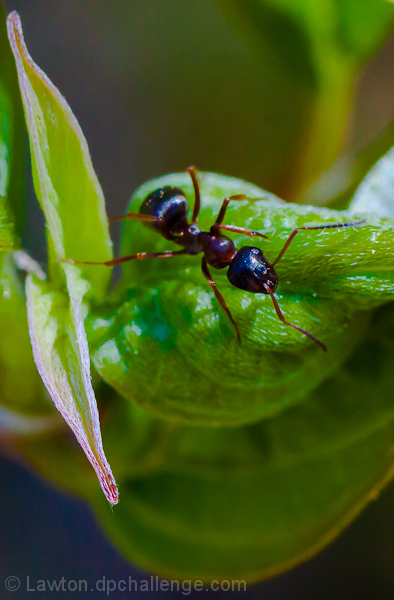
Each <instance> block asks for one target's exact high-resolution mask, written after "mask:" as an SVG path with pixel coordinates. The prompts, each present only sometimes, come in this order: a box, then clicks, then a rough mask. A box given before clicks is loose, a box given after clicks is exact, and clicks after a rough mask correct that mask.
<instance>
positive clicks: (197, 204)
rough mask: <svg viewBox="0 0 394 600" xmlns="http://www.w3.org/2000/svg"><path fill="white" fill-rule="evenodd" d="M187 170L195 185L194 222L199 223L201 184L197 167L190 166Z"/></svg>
mask: <svg viewBox="0 0 394 600" xmlns="http://www.w3.org/2000/svg"><path fill="white" fill-rule="evenodd" d="M187 172H188V173H189V175H190V177H191V180H192V183H193V187H194V206H193V214H192V223H197V218H198V213H199V212H200V208H201V198H200V186H199V183H198V179H197V171H196V168H195V167H193V166H192V167H188V168H187Z"/></svg>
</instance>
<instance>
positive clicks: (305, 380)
mask: <svg viewBox="0 0 394 600" xmlns="http://www.w3.org/2000/svg"><path fill="white" fill-rule="evenodd" d="M199 178H200V183H201V188H202V210H201V213H200V215H201V216H200V218H199V224H200V226H201V227H202V228H203V229H205V230H207V229H208V228H209V226H210V225H211V224H212V223H213V222H214V218H215V215H216V214H217V213H218V211H219V208H220V205H221V202H222V200H223V198H224V197H226V196H228V195H230V194H234V193H244V194H246V195H248V196H249V197H250V198H252V199H253V198H257V200H243V201H238V202H233V203H232V204H230V207H229V209H228V212H227V214H226V223H227V224H231V223H232V224H235V225H245V226H248V227H251V228H252V229H253V228H254V229H256V228H257V229H258V230H259V231H261V232H262V233H266V234H268V235H269V240H268V241H263V242H261V243H260V242H255V241H254V242H250V240H249V238H247V237H246V236H239V235H238V236H237V235H234V234H231V237H232V238H233V239H234V240H235V242H236V246H237V247H240V246H242V245H250V244H251V243H253V244H256V245H258V246H260V247H261V248H262V249H263V251H264V253H265V254H266V256H267V257H268V258H269V259H270V260H271V261H273V259H274V258H275V257H276V256H277V255H278V254H279V251H280V249H281V248H282V246H283V244H284V243H285V240H286V239H287V237H288V236H289V235H290V233H291V231H292V230H293V229H295V228H296V227H299V226H302V225H305V224H319V223H328V222H331V223H332V222H345V221H349V220H350V221H357V218H358V217H359V216H360V215H361V212H360V213H359V214H358V215H356V214H354V213H353V214H351V215H350V214H349V213H344V212H336V211H329V210H327V209H317V208H313V207H305V206H304V207H302V206H297V205H291V204H287V203H284V202H282V201H280V200H278V199H276V198H274V197H273V196H270V195H268V194H266V193H265V192H263V191H262V190H260V189H258V188H256V187H255V186H252V185H250V184H247V183H245V182H242V181H239V180H235V179H232V178H227V177H223V176H219V175H213V174H208V173H200V175H199ZM170 183H171V184H172V185H175V186H178V187H182V189H183V190H184V191H185V193H186V195H187V197H188V199H189V205H191V204H192V201H193V191H192V186H191V184H190V183H189V181H188V176H187V174H173V175H168V176H166V177H163V178H160V179H157V180H154V181H152V182H149V183H148V184H145V185H144V186H142V188H140V189H139V190H137V192H136V193H135V195H134V197H133V201H132V203H131V206H130V210H132V211H138V209H139V205H140V203H141V200H142V199H143V198H144V197H145V196H146V195H147V194H148V193H149V192H150V191H152V190H153V189H156V188H158V187H161V186H162V185H168V184H170ZM393 226H394V221H392V220H391V219H387V220H382V219H378V218H375V217H372V216H370V217H369V218H368V219H367V222H366V223H365V224H363V225H361V226H358V227H348V228H340V229H337V230H332V229H331V230H326V231H310V232H300V233H299V234H298V236H296V238H295V239H294V241H293V242H292V244H291V246H290V248H289V250H288V251H287V253H286V254H285V256H284V257H283V259H282V260H281V261H280V263H279V264H278V266H277V268H276V270H277V273H278V277H279V286H278V291H277V298H278V302H279V304H280V306H281V308H282V310H283V312H284V314H285V316H286V317H287V319H288V320H289V321H291V322H292V323H295V324H297V325H299V326H301V327H303V328H304V329H306V330H307V331H310V332H311V333H313V334H314V335H315V336H317V337H318V338H319V339H321V340H323V341H324V342H325V343H326V344H327V347H328V352H327V354H324V353H323V352H322V351H321V349H320V348H319V347H318V346H317V345H316V344H314V343H313V342H312V341H311V340H310V339H309V338H307V337H305V336H303V335H302V334H300V333H299V332H298V331H296V330H294V329H291V328H290V327H287V326H286V325H284V324H282V323H281V322H280V321H279V320H278V318H277V316H276V314H275V311H274V307H273V304H272V301H271V299H270V298H269V296H265V295H262V294H250V293H248V292H243V291H241V290H239V289H237V288H234V287H233V286H231V285H230V284H229V282H228V281H227V277H226V274H225V272H223V271H215V270H213V274H214V278H215V280H216V282H217V285H218V288H219V289H220V290H221V292H222V293H223V295H224V297H225V299H226V301H227V302H228V304H229V307H230V309H231V311H232V314H233V316H234V318H235V320H236V321H237V323H238V325H239V328H240V331H241V335H242V344H241V345H240V344H238V342H237V339H236V336H235V333H234V329H233V327H232V325H231V323H230V321H229V319H228V318H227V316H226V315H225V313H224V311H223V310H222V309H221V308H220V306H219V305H218V303H217V301H216V300H215V298H214V296H213V293H212V292H211V290H210V288H209V286H208V285H207V283H206V282H205V279H204V278H203V276H202V274H201V268H200V265H201V257H200V256H196V257H189V256H186V257H174V258H171V259H166V260H151V261H136V260H135V261H132V262H130V263H128V264H126V265H124V273H123V278H122V290H121V291H120V292H118V294H117V295H116V296H115V298H114V304H113V305H109V306H108V307H107V308H106V309H104V308H100V309H98V313H99V315H98V316H97V317H96V318H95V319H93V321H92V322H91V323H90V326H89V331H88V335H89V341H90V344H91V348H92V352H93V362H94V364H95V367H96V369H97V370H98V371H99V373H100V375H101V376H102V377H103V378H104V379H105V381H106V382H107V383H109V384H110V385H112V386H113V387H114V388H115V389H116V390H117V391H119V392H120V393H121V394H123V395H125V396H126V397H128V398H130V399H131V400H132V401H134V402H136V403H137V404H139V405H140V406H141V407H143V408H144V409H145V410H148V411H151V412H153V413H154V414H156V415H160V416H164V417H168V418H171V419H174V418H175V419H181V420H183V421H184V422H189V423H190V422H193V423H199V424H200V425H213V426H229V425H231V426H233V425H240V424H243V423H250V422H252V421H256V420H258V419H261V418H265V417H268V416H271V415H273V414H274V413H277V412H280V411H282V410H284V409H285V408H286V407H287V406H288V405H289V404H293V403H294V402H296V401H298V400H299V399H301V398H302V397H303V396H305V395H306V394H307V393H308V392H309V391H311V390H312V389H314V388H315V387H316V386H317V385H318V384H319V383H320V382H322V381H323V380H324V379H326V378H327V377H328V376H329V375H330V374H331V373H333V372H334V371H335V370H336V369H337V368H338V367H339V365H340V364H341V363H342V362H343V361H344V360H345V359H346V357H347V356H348V355H349V353H350V352H351V351H352V349H353V348H354V346H355V345H356V344H357V343H359V340H360V337H361V336H362V335H364V332H365V327H366V326H367V323H368V319H369V314H368V310H369V309H370V308H373V307H375V306H378V305H379V304H382V303H384V302H387V301H389V300H391V298H392V294H393V291H394V271H393V269H394V259H393V250H394V247H393V244H394V238H393ZM171 248H172V244H171V243H170V242H168V241H166V240H164V239H163V238H162V237H160V236H159V235H157V233H156V232H154V231H152V230H150V229H149V228H148V227H145V226H143V225H142V224H141V223H138V222H128V223H127V224H126V225H125V227H124V235H123V244H122V254H124V255H127V254H134V253H136V252H138V251H139V252H144V251H148V252H149V251H156V250H164V249H167V250H168V249H171ZM103 268H104V267H103ZM119 305H120V306H119ZM93 317H94V315H93ZM169 373H174V374H176V376H171V377H169V376H168V374H169ZM218 374H220V376H219V375H218ZM245 394H246V397H245Z"/></svg>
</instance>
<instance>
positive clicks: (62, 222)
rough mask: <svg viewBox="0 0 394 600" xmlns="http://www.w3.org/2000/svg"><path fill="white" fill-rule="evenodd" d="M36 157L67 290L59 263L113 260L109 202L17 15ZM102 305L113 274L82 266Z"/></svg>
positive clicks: (57, 272)
mask: <svg viewBox="0 0 394 600" xmlns="http://www.w3.org/2000/svg"><path fill="white" fill-rule="evenodd" d="M8 35H9V39H10V43H11V48H12V50H13V52H14V56H15V61H16V66H17V71H18V78H19V86H20V91H21V94H22V100H23V106H24V110H25V116H26V122H27V128H28V132H29V140H30V149H31V157H32V168H33V179H34V187H35V190H36V194H37V197H38V200H39V201H40V204H41V207H42V209H43V211H44V213H45V218H46V221H47V225H48V232H49V233H48V235H49V270H50V273H51V275H52V277H53V278H56V279H57V280H58V281H59V285H60V286H63V285H64V277H63V276H62V273H61V269H60V266H59V265H57V264H56V263H55V262H54V261H55V259H56V258H60V259H64V258H74V259H78V258H80V257H82V258H83V257H85V258H86V260H89V259H91V260H98V261H100V260H108V259H109V258H111V247H112V244H111V240H110V237H109V231H108V222H107V218H106V214H105V207H104V198H103V193H102V190H101V187H100V184H99V182H98V180H97V177H96V174H95V172H94V169H93V166H92V163H91V159H90V155H89V150H88V147H87V143H86V140H85V138H84V136H83V133H82V131H81V128H80V126H79V124H78V122H77V120H76V118H75V117H74V115H73V113H72V112H71V109H70V107H69V106H68V104H67V102H66V101H65V99H64V98H63V96H62V95H61V94H60V92H59V90H58V89H57V88H56V87H55V86H54V85H53V84H52V83H51V81H50V80H49V79H48V77H47V76H46V75H45V74H44V73H43V72H42V71H41V70H40V69H39V67H38V66H37V65H36V64H35V63H34V62H33V61H32V59H31V57H30V56H29V53H28V51H27V48H26V45H25V43H24V40H23V34H22V27H21V23H20V19H19V16H18V14H17V13H15V12H14V13H11V14H10V15H9V17H8ZM81 273H82V275H83V277H84V278H86V279H87V280H88V281H90V282H91V283H92V291H91V293H92V294H93V295H94V296H95V297H96V298H97V299H102V298H103V297H104V294H105V292H106V288H107V285H108V282H109V278H110V273H109V272H108V271H105V270H102V269H101V270H100V269H96V268H94V267H92V266H89V265H83V266H81Z"/></svg>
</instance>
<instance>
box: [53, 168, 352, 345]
mask: <svg viewBox="0 0 394 600" xmlns="http://www.w3.org/2000/svg"><path fill="white" fill-rule="evenodd" d="M187 171H188V173H189V175H190V177H191V180H192V182H193V187H194V207H193V214H192V222H191V223H189V221H188V220H187V212H188V206H187V201H186V197H185V194H184V192H183V191H182V190H181V189H179V188H177V187H172V186H165V187H162V188H159V189H158V190H155V191H153V192H151V193H150V194H149V195H148V196H147V197H146V198H145V200H144V201H143V202H142V204H141V207H140V212H139V213H128V214H127V215H124V216H122V217H112V218H111V217H110V220H111V221H119V220H121V219H135V220H137V221H142V222H143V223H145V225H147V226H148V227H150V228H151V229H154V230H156V231H158V232H159V233H161V235H162V236H163V237H164V238H165V239H166V240H170V241H171V242H175V244H178V245H179V246H183V249H182V250H175V251H174V250H167V251H164V252H139V253H138V254H131V255H129V256H121V257H120V258H114V259H113V260H107V261H105V262H89V261H76V260H75V261H74V260H69V259H68V260H65V261H64V262H68V263H71V264H74V263H75V264H84V265H106V266H107V267H113V266H115V265H120V264H122V263H125V262H127V261H129V260H133V259H135V258H136V259H139V260H144V259H148V258H170V257H172V256H180V255H182V254H189V255H192V256H193V255H195V254H200V253H201V252H202V253H203V254H204V256H203V257H202V261H201V269H202V273H203V275H204V277H205V279H206V280H207V281H208V283H209V285H210V286H211V288H212V290H213V292H214V294H215V296H216V298H217V299H218V301H219V303H220V305H221V306H222V307H223V308H224V310H225V311H226V313H227V316H228V317H229V319H230V321H231V323H232V324H233V326H234V328H235V331H236V333H237V338H238V341H239V342H241V334H240V332H239V329H238V325H237V323H236V322H235V320H234V318H233V316H232V314H231V312H230V309H229V307H228V306H227V303H226V301H225V299H224V298H223V296H222V295H221V293H220V292H219V290H218V289H217V287H216V284H215V282H214V280H213V279H212V276H211V273H210V272H209V268H208V265H209V266H211V267H214V268H215V269H225V268H226V267H228V271H227V278H228V280H229V281H230V283H231V284H232V285H234V286H235V287H237V288H240V289H241V290H245V291H247V292H252V293H253V294H258V293H260V294H269V295H270V296H271V298H272V302H273V304H274V308H275V311H276V314H277V316H278V318H279V319H280V320H281V321H282V323H284V324H285V325H289V326H290V327H294V329H297V330H298V331H300V332H301V333H303V334H304V335H306V336H308V337H309V338H311V340H313V341H314V342H315V343H316V344H318V345H319V346H320V348H322V350H324V352H326V351H327V347H326V346H325V345H324V344H323V342H321V341H320V340H319V339H318V338H316V337H315V336H314V335H312V334H311V333H309V332H308V331H305V329H302V327H299V326H298V325H294V323H289V321H286V319H285V317H284V316H283V314H282V312H281V310H280V308H279V305H278V302H277V300H276V298H275V296H274V292H275V290H276V288H277V286H278V276H277V274H276V272H275V269H274V267H275V266H276V265H277V264H278V262H279V261H280V259H281V258H282V257H283V255H284V253H285V252H286V250H287V249H288V247H289V245H290V243H291V242H292V240H293V239H294V237H295V236H296V235H297V233H298V232H299V231H308V230H311V229H332V228H334V227H352V226H354V225H360V224H362V223H364V221H358V222H357V223H329V224H327V225H312V226H304V227H297V229H294V231H293V232H292V233H291V234H290V235H289V237H288V239H287V241H286V243H285V245H284V246H283V248H282V250H281V251H280V252H279V254H278V256H277V257H276V259H275V260H274V262H273V263H270V262H269V260H268V259H267V258H266V257H265V256H264V254H263V253H262V251H261V250H260V248H255V247H254V246H243V247H242V248H240V249H239V250H237V249H236V248H235V245H234V243H233V241H232V240H231V239H230V238H228V237H227V236H225V235H222V233H221V230H225V231H231V232H233V233H242V234H244V235H247V236H249V237H251V238H253V237H256V236H258V237H262V238H265V239H268V236H266V235H264V234H262V233H259V232H258V231H252V230H251V229H246V228H245V227H236V226H234V225H223V219H224V216H225V214H226V209H227V206H228V205H229V202H230V201H231V200H245V199H247V196H245V195H244V194H236V195H234V196H229V197H228V198H225V200H223V204H222V207H221V209H220V211H219V214H218V216H217V218H216V221H215V223H214V224H213V225H212V227H211V228H210V230H209V232H208V231H201V229H199V227H198V225H197V218H198V213H199V212H200V206H201V201H200V188H199V184H198V180H197V173H196V170H195V168H194V167H189V168H188V169H187Z"/></svg>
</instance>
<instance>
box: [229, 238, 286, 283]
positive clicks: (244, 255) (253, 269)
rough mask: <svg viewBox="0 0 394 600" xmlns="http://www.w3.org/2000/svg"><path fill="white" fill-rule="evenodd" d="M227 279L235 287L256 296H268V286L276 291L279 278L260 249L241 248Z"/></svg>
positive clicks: (251, 247)
mask: <svg viewBox="0 0 394 600" xmlns="http://www.w3.org/2000/svg"><path fill="white" fill-rule="evenodd" d="M227 278H228V280H229V282H230V283H232V285H234V286H235V287H237V288H239V289H241V290H245V291H246V292H252V293H254V294H257V293H260V294H267V290H266V287H265V286H266V285H268V286H269V288H270V289H271V290H272V291H275V289H276V286H277V285H278V278H277V275H276V273H275V270H274V269H273V268H272V266H271V264H270V262H269V261H268V260H267V259H266V258H265V256H264V254H263V253H262V251H261V250H260V249H259V248H254V247H253V246H244V247H243V248H241V249H240V250H239V251H238V252H237V254H236V256H235V257H234V259H233V262H232V263H231V265H230V267H229V270H228V271H227Z"/></svg>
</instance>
